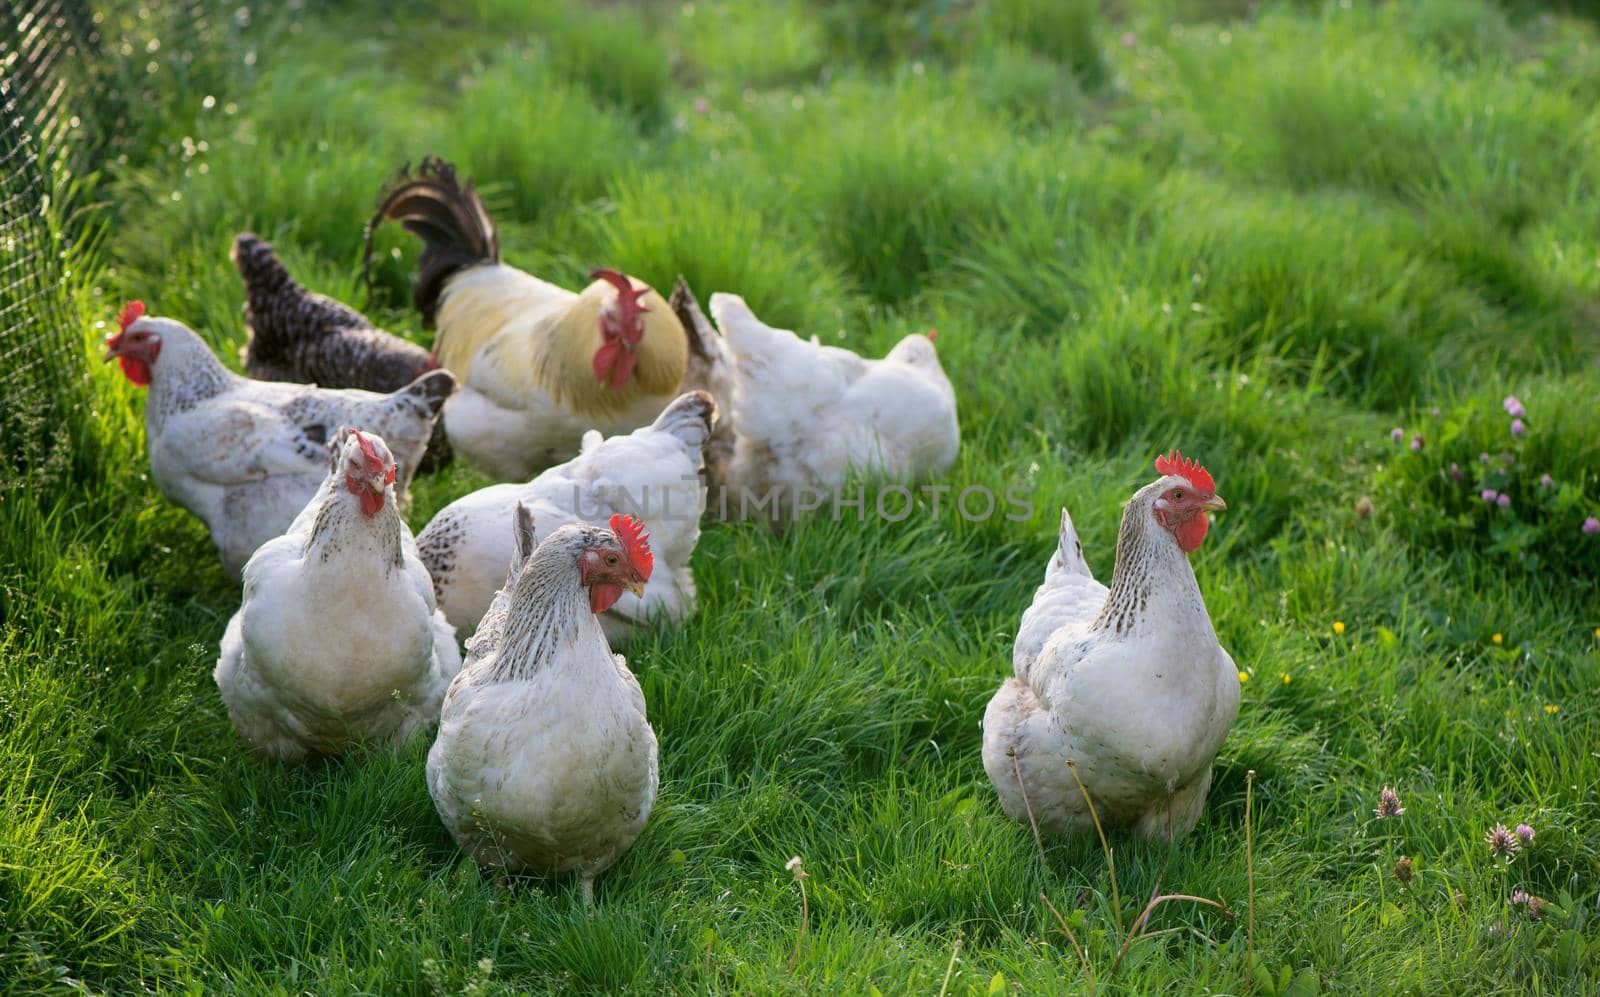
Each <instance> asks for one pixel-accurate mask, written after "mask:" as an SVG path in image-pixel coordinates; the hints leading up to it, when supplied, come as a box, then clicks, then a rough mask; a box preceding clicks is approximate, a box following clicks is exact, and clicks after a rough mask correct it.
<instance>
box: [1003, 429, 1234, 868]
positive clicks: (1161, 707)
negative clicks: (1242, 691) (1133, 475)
mask: <svg viewBox="0 0 1600 997" xmlns="http://www.w3.org/2000/svg"><path fill="white" fill-rule="evenodd" d="M1156 471H1157V473H1159V474H1160V475H1161V477H1160V478H1159V479H1157V480H1156V481H1154V482H1151V483H1150V484H1148V485H1146V486H1145V487H1143V488H1141V489H1139V491H1137V492H1135V493H1134V496H1133V498H1132V499H1130V500H1129V501H1128V505H1127V508H1126V509H1125V510H1124V512H1123V515H1122V527H1121V529H1120V531H1119V533H1118V535H1117V561H1116V567H1115V568H1114V570H1113V571H1112V575H1111V588H1110V590H1109V591H1108V590H1107V589H1106V587H1105V586H1104V585H1101V584H1100V583H1099V582H1097V581H1095V580H1094V577H1093V576H1092V575H1091V574H1090V573H1089V568H1088V565H1086V564H1085V563H1084V560H1083V546H1082V544H1081V543H1079V541H1078V536H1077V533H1076V532H1075V531H1074V530H1073V528H1072V519H1071V518H1070V517H1069V516H1068V515H1067V513H1066V511H1065V510H1062V513H1061V536H1060V543H1059V547H1058V549H1057V551H1056V553H1055V556H1054V557H1053V558H1051V561H1050V566H1049V568H1048V569H1047V570H1046V572H1045V579H1044V584H1042V585H1040V586H1039V590H1038V592H1037V593H1035V595H1034V599H1033V604H1032V605H1031V606H1030V607H1029V608H1028V611H1027V612H1026V613H1024V614H1023V616H1022V627H1021V629H1020V631H1019V632H1018V634H1017V643H1016V648H1015V652H1014V655H1013V660H1012V667H1013V670H1014V672H1015V677H1014V678H1010V679H1007V680H1006V682H1005V684H1004V685H1002V686H1001V687H1000V691H999V692H998V693H996V694H995V696H994V698H993V699H992V700H990V702H989V708H988V710H987V711H985V713H984V717H983V767H984V770H985V771H987V772H988V774H989V781H990V782H992V783H993V784H994V788H995V791H996V792H997V793H998V794H999V796H1000V803H1001V806H1002V807H1003V808H1004V810H1005V811H1006V813H1008V814H1010V815H1011V816H1012V817H1013V818H1014V819H1016V820H1019V821H1023V822H1025V823H1026V822H1029V821H1032V822H1036V823H1037V826H1038V829H1039V830H1040V831H1041V832H1044V833H1053V834H1062V833H1067V832H1070V831H1087V830H1092V829H1093V823H1092V819H1091V817H1090V814H1089V809H1088V807H1087V806H1086V805H1085V801H1084V797H1083V793H1082V792H1081V791H1080V790H1079V788H1078V785H1077V782H1076V781H1075V780H1074V778H1073V773H1072V770H1071V769H1070V768H1069V767H1068V764H1067V763H1068V762H1069V761H1070V762H1073V763H1074V764H1075V765H1076V767H1077V775H1078V778H1080V779H1081V780H1082V781H1083V784H1084V788H1085V789H1086V790H1087V791H1088V793H1089V795H1090V797H1091V798H1092V799H1093V800H1094V806H1095V809H1096V811H1097V813H1098V816H1099V818H1100V821H1101V822H1102V823H1103V824H1105V825H1107V826H1112V825H1132V826H1133V828H1134V830H1135V832H1136V833H1137V834H1139V835H1140V836H1141V837H1152V836H1158V837H1161V838H1164V839H1167V840H1171V839H1172V838H1175V837H1177V836H1179V835H1182V834H1186V833H1187V832H1188V831H1189V830H1190V829H1191V828H1192V827H1194V824H1195V821H1196V820H1198V819H1199V816H1200V811H1201V808H1202V807H1203V806H1204V804H1205V799H1206V793H1207V791H1208V790H1209V789H1210V787H1211V762H1212V759H1213V758H1215V757H1216V754H1217V749H1218V748H1219V747H1220V746H1221V745H1222V741H1223V739H1224V738H1225V737H1227V734H1228V729H1229V728H1230V727H1232V726H1233V718H1234V714H1235V713H1236V712H1237V711H1238V709H1239V678H1238V670H1237V669H1236V668H1235V667H1234V663H1233V659H1232V658H1230V657H1229V656H1228V652H1227V651H1225V650H1223V649H1222V647H1221V646H1220V645H1219V644H1218V643H1217V635H1216V633H1215V631H1213V630H1212V628H1211V618H1210V616H1209V615H1208V614H1207V613H1206V605H1205V601H1204V600H1203V599H1202V598H1201V595H1200V587H1199V585H1198V584H1197V583H1196V582H1195V577H1194V570H1193V569H1192V568H1191V567H1190V566H1189V559H1188V554H1189V553H1192V552H1193V551H1195V550H1197V549H1198V548H1199V547H1200V544H1201V542H1202V541H1204V540H1205V536H1206V530H1207V528H1208V523H1209V521H1208V520H1207V518H1206V513H1207V511H1208V510H1221V509H1225V508H1227V506H1226V505H1225V504H1224V503H1223V501H1222V499H1221V497H1219V496H1218V495H1217V494H1216V487H1215V484H1214V482H1213V481H1212V478H1211V475H1210V474H1209V473H1207V472H1206V470H1205V468H1203V467H1201V466H1200V465H1199V464H1198V463H1196V462H1195V461H1192V460H1186V459H1185V458H1184V457H1183V456H1182V455H1181V454H1178V453H1176V452H1174V453H1173V454H1172V455H1169V456H1167V457H1162V458H1161V459H1159V460H1157V461H1156ZM1019 778H1020V781H1019Z"/></svg>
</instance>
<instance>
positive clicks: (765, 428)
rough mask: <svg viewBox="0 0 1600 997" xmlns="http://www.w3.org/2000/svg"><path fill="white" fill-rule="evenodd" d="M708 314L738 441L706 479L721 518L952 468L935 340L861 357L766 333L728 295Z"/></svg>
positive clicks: (951, 433) (948, 408) (914, 338)
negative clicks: (850, 483)
mask: <svg viewBox="0 0 1600 997" xmlns="http://www.w3.org/2000/svg"><path fill="white" fill-rule="evenodd" d="M711 317H712V318H713V319H715V320H716V323H717V326H718V327H719V328H720V329H721V331H722V336H721V337H720V340H719V343H720V346H721V348H723V349H725V350H726V351H727V354H728V360H729V362H728V363H727V364H724V365H721V366H722V367H723V368H724V369H725V370H726V374H724V375H723V376H724V377H725V378H726V380H728V381H729V382H731V383H730V384H729V385H728V386H727V387H725V388H720V387H719V386H717V385H715V384H713V385H711V388H712V392H713V394H716V396H717V397H718V398H719V399H723V400H725V404H726V405H727V407H728V409H729V413H728V418H729V421H730V423H731V424H732V427H733V435H734V445H733V454H732V456H731V457H730V458H729V459H728V461H727V463H726V465H725V466H724V467H723V468H722V469H721V476H720V480H713V482H712V484H713V487H714V489H715V492H716V493H715V494H714V495H713V501H714V502H715V504H716V506H717V508H718V510H719V512H721V513H722V514H723V515H724V516H730V517H734V518H739V517H742V516H745V515H750V514H752V513H762V514H770V515H772V516H773V517H774V518H780V517H783V516H788V515H793V514H794V512H795V511H796V510H797V508H798V507H800V506H802V505H803V502H802V501H801V496H803V495H806V494H830V493H832V492H834V491H836V490H837V489H839V488H840V487H842V486H843V485H844V483H845V479H846V477H847V476H848V475H849V473H850V472H851V471H852V470H855V471H858V472H861V473H864V474H868V475H871V476H875V477H882V478H887V479H890V480H894V481H902V482H909V481H915V480H919V479H923V478H927V477H930V476H933V475H938V474H941V473H943V472H944V471H946V470H949V468H950V466H951V465H952V464H954V463H955V459H956V455H957V453H958V452H959V450H960V448H961V431H960V428H959V427H958V425H957V423H956V396H955V391H954V389H952V388H951V386H950V380H949V378H947V377H946V376H945V373H944V370H943V368H941V367H940V366H939V355H938V353H937V352H936V351H935V349H934V345H933V334H932V333H929V334H928V335H925V336H919V335H911V336H907V337H905V338H904V339H902V340H901V341H900V342H899V343H898V344H897V345H896V346H895V347H894V349H892V350H890V351H889V353H888V354H887V355H886V356H884V357H883V358H882V359H881V360H867V359H864V358H862V357H860V356H857V355H856V354H854V353H852V352H850V351H849V350H846V349H841V348H840V347H837V346H822V345H820V344H819V343H817V342H814V341H807V340H804V339H801V338H800V337H799V336H796V335H795V334H794V333H792V332H789V331H787V330H784V329H774V328H772V327H770V326H767V325H765V324H764V323H762V322H761V320H760V319H758V318H756V317H755V315H754V314H753V313H751V311H750V308H749V306H748V305H746V304H745V302H744V299H743V298H741V297H739V296H738V295H735V294H713V295H712V296H711ZM708 338H714V337H708ZM719 390H720V391H722V392H723V394H717V392H718V391H719ZM769 496H775V497H776V501H775V502H768V501H767V499H768V497H769Z"/></svg>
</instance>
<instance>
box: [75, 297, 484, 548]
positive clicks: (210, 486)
mask: <svg viewBox="0 0 1600 997" xmlns="http://www.w3.org/2000/svg"><path fill="white" fill-rule="evenodd" d="M105 359H106V360H107V361H110V360H112V359H116V360H118V361H119V362H120V363H121V365H122V372H123V374H124V375H125V376H126V377H127V378H128V380H129V381H131V382H133V383H134V384H135V385H139V386H141V387H148V388H149V389H150V395H149V398H148V399H147V401H146V403H145V433H146V437H147V447H148V449H149V451H150V471H151V476H152V477H153V478H154V479H155V483H156V487H157V488H159V489H160V490H161V493H162V494H163V495H165V496H166V497H167V498H169V499H171V500H172V501H173V502H175V503H177V504H178V505H180V506H182V507H183V508H185V509H187V510H188V511H189V512H191V513H193V514H194V515H195V516H197V517H199V518H200V520H201V521H202V522H204V523H205V524H206V527H207V529H209V530H210V531H211V539H212V541H213V542H214V543H215V544H216V545H217V552H218V553H219V555H220V556H221V558H222V563H223V565H224V567H226V568H227V570H228V572H229V573H230V574H232V575H234V576H237V575H238V574H239V571H240V570H241V569H242V568H243V567H244V563H245V561H247V560H249V558H250V555H251V554H253V553H255V550H256V548H257V547H259V546H260V545H261V544H263V543H265V542H266V541H268V540H270V539H272V538H273V537H275V536H278V535H279V534H281V533H283V531H284V530H285V529H287V528H288V526H289V524H290V523H291V522H293V521H294V518H295V516H296V514H298V513H299V512H300V510H301V509H302V508H303V507H304V506H305V504H306V502H307V501H308V500H309V499H310V498H311V496H312V495H313V494H315V493H316V491H317V488H318V486H319V485H320V484H321V483H322V479H323V477H324V475H325V474H326V471H327V460H328V443H329V441H330V440H332V439H333V437H334V435H335V434H336V433H337V432H338V431H339V429H340V428H341V427H345V426H362V427H366V428H370V429H371V430H372V431H373V432H374V433H377V434H379V435H381V436H382V437H383V438H384V439H385V440H387V441H388V443H389V446H390V447H391V448H392V449H393V450H394V452H395V460H396V463H397V465H398V467H399V470H398V472H397V478H396V481H395V491H396V492H397V493H398V494H399V495H402V496H403V495H404V494H405V491H406V488H407V486H408V485H409V484H410V482H411V475H412V473H413V472H414V471H415V470H416V467H417V462H418V460H419V459H420V458H421V457H422V454H423V452H424V450H425V449H426V447H427V445H428V436H429V434H430V433H431V432H432V431H433V425H434V422H435V421H436V420H437V419H438V417H439V409H440V407H441V406H443V405H444V402H445V399H446V398H447V397H448V396H449V395H450V393H451V391H453V390H454V388H455V378H454V377H452V376H451V375H450V374H449V373H448V372H447V371H442V370H436V371H430V372H429V373H427V374H424V375H423V376H422V377H419V378H417V379H416V380H415V381H413V382H411V383H410V384H408V385H406V386H405V387H403V388H401V389H400V390H399V391H394V392H391V393H389V394H386V395H380V394H377V393H375V392H371V391H356V390H334V389H327V388H318V387H315V386H313V385H308V384H287V383H283V382H279V381H255V380H251V379H249V378H245V377H240V376H239V375H238V374H235V373H233V372H232V371H229V370H228V369H227V368H226V367H224V366H223V365H222V362H221V361H220V360H218V359H217V358H216V356H215V354H213V353H212V352H211V348H210V347H208V346H207V345H206V344H205V343H204V342H203V341H202V340H201V339H200V337H199V336H198V335H196V334H195V332H194V330H192V329H190V328H189V327H188V326H186V325H184V324H183V323H181V322H177V321H174V320H172V319H168V318H154V317H148V316H145V314H144V305H143V304H142V303H140V302H137V301H135V302H131V303H130V304H129V305H128V306H127V307H126V308H124V309H123V311H122V314H121V316H120V318H119V319H118V331H117V333H116V334H114V335H112V336H111V337H110V338H109V339H108V340H107V342H106V354H105Z"/></svg>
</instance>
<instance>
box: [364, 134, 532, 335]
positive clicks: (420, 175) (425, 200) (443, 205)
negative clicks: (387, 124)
mask: <svg viewBox="0 0 1600 997" xmlns="http://www.w3.org/2000/svg"><path fill="white" fill-rule="evenodd" d="M385 221H397V222H399V223H400V224H402V225H404V226H405V228H406V230H407V231H408V232H410V233H411V234H412V235H415V236H417V237H419V238H420V239H422V242H423V250H422V256H421V258H420V259H418V261H417V284H416V289H415V290H414V291H413V292H412V300H413V301H414V302H415V303H416V306H417V310H418V311H420V312H421V313H422V321H423V325H424V326H426V327H427V328H430V329H431V328H433V321H434V316H435V314H436V313H437V312H438V308H439V295H440V293H441V292H442V291H443V290H444V285H445V283H446V282H447V281H448V280H449V279H450V278H451V277H452V276H454V275H455V274H456V273H457V272H458V271H460V270H463V269H465V268H467V267H471V266H476V265H477V264H480V263H498V262H500V239H499V237H498V236H497V235H496V234H495V230H494V221H493V220H491V219H490V218H489V212H488V210H487V209H485V208H484V206H483V202H482V201H481V200H479V199H478V192H477V191H476V190H474V189H473V186H472V184H470V183H467V184H463V183H461V182H460V181H459V180H457V179H456V169H455V167H454V166H453V165H451V164H450V163H447V162H445V161H444V160H442V159H439V158H438V157H435V156H429V157H427V158H425V159H423V160H422V163H421V165H420V166H418V167H417V171H416V173H415V174H414V175H413V174H412V173H411V172H410V168H409V166H408V167H406V168H403V169H401V171H400V174H399V176H398V178H397V179H396V180H395V182H394V183H393V184H392V185H391V186H390V188H389V189H388V191H387V192H385V194H384V195H383V199H382V200H381V201H380V202H379V203H378V210H377V212H376V213H375V214H374V215H373V216H372V221H371V222H369V223H368V225H367V246H366V251H365V258H364V261H363V269H364V270H366V271H367V272H369V273H370V266H371V261H372V234H373V232H374V230H376V228H377V227H378V225H380V224H381V223H383V222H385Z"/></svg>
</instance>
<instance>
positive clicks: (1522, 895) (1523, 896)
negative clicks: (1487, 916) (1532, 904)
mask: <svg viewBox="0 0 1600 997" xmlns="http://www.w3.org/2000/svg"><path fill="white" fill-rule="evenodd" d="M1529 899H1530V898H1529V897H1528V891H1527V890H1512V891H1511V906H1513V907H1521V906H1522V905H1523V904H1526V903H1527V902H1528V900H1529Z"/></svg>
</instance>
